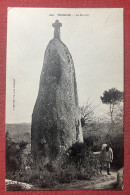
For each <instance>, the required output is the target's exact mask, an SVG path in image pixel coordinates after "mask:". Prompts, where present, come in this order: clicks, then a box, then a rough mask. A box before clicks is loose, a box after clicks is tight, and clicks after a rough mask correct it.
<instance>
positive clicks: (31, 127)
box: [5, 7, 124, 191]
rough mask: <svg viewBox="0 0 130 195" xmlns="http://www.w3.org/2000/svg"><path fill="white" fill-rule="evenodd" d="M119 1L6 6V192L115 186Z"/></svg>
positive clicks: (120, 161) (119, 156)
mask: <svg viewBox="0 0 130 195" xmlns="http://www.w3.org/2000/svg"><path fill="white" fill-rule="evenodd" d="M123 23H124V21H123V8H20V7H19V8H17V7H9V8H8V19H7V64H6V154H5V156H6V159H5V160H6V176H5V190H6V191H26V190H34V191H35V190H41V191H44V190H123V167H124V133H123V129H124V38H123V36H124V27H123Z"/></svg>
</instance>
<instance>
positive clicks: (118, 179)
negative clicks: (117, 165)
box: [117, 168, 124, 190]
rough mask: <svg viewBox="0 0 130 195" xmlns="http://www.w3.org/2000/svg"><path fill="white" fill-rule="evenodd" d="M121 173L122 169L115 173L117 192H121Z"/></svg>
mask: <svg viewBox="0 0 130 195" xmlns="http://www.w3.org/2000/svg"><path fill="white" fill-rule="evenodd" d="M123 171H124V168H121V169H120V170H119V171H118V172H117V189H118V190H123Z"/></svg>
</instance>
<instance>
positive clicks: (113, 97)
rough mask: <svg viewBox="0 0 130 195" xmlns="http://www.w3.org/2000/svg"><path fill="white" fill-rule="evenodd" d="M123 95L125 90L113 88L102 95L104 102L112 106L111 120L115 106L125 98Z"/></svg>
mask: <svg viewBox="0 0 130 195" xmlns="http://www.w3.org/2000/svg"><path fill="white" fill-rule="evenodd" d="M123 96H124V94H123V92H121V91H118V90H117V89H115V88H112V89H109V90H108V91H104V93H103V96H101V97H100V98H101V101H102V103H103V104H108V105H109V106H110V115H111V122H112V121H113V112H114V106H115V105H116V104H117V103H119V102H121V101H122V100H123Z"/></svg>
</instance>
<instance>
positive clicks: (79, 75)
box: [6, 8, 124, 123]
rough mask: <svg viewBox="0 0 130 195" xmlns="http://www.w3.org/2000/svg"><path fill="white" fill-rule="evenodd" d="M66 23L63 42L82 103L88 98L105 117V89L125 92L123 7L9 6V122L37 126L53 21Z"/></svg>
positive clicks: (7, 118) (62, 37)
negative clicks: (36, 112)
mask: <svg viewBox="0 0 130 195" xmlns="http://www.w3.org/2000/svg"><path fill="white" fill-rule="evenodd" d="M57 19H58V20H59V21H60V22H61V23H62V27H61V40H62V41H63V42H64V43H65V44H66V46H67V47H68V49H69V51H70V53H71V55H72V58H73V61H74V66H75V71H76V80H77V86H78V97H79V105H83V104H85V103H86V102H87V101H88V99H89V101H90V102H91V104H92V105H93V106H97V110H96V112H97V115H98V116H99V117H103V116H104V113H106V112H107V109H108V107H107V106H106V105H104V104H102V102H101V100H100V97H101V96H102V95H103V92H104V91H105V90H109V89H110V88H116V89H118V90H120V91H123V90H124V82H123V80H124V37H123V36H124V32H123V30H124V29H123V9H122V8H96V9H92V8H84V9H78V8H77V9H75V8H73V9H72V8H71V9H69V8H66V9H65V8H8V21H7V60H6V61H7V63H6V123H24V122H26V123H31V115H32V112H33V107H34V104H35V101H36V98H37V94H38V89H39V80H40V74H41V70H42V66H43V59H44V53H45V49H46V47H47V45H48V43H49V41H50V40H51V39H52V38H53V33H54V29H53V27H52V23H54V22H55V20H57Z"/></svg>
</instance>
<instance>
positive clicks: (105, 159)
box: [100, 144, 113, 175]
mask: <svg viewBox="0 0 130 195" xmlns="http://www.w3.org/2000/svg"><path fill="white" fill-rule="evenodd" d="M112 161H113V151H112V148H111V144H109V145H106V146H105V147H103V149H102V151H101V167H100V172H102V169H103V168H104V165H106V166H107V174H108V175H111V174H110V163H111V162H112Z"/></svg>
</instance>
